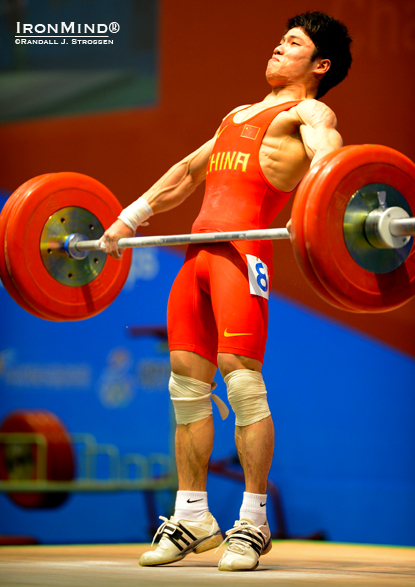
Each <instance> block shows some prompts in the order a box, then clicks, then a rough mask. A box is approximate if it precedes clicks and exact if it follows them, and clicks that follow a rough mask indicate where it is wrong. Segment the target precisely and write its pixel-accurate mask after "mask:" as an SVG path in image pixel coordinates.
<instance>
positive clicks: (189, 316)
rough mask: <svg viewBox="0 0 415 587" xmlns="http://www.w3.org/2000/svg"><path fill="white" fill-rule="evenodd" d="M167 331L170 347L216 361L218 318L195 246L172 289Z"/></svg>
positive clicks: (172, 349) (215, 363) (215, 362)
mask: <svg viewBox="0 0 415 587" xmlns="http://www.w3.org/2000/svg"><path fill="white" fill-rule="evenodd" d="M189 249H190V247H189ZM167 331H168V338H169V349H170V351H174V350H182V351H190V352H193V353H197V354H198V355H200V356H202V357H204V358H205V359H207V360H208V361H211V362H212V363H214V365H217V329H216V324H215V318H214V315H213V310H212V306H211V300H210V296H209V295H208V294H207V293H206V292H205V291H204V290H203V289H202V288H201V286H200V283H199V279H198V276H197V255H195V254H192V249H190V253H189V251H188V255H187V256H186V260H185V262H184V264H183V267H182V268H181V270H180V272H179V273H178V275H177V277H176V279H175V281H174V283H173V286H172V289H171V291H170V296H169V302H168V306H167Z"/></svg>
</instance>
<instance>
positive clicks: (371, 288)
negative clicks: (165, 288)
mask: <svg viewBox="0 0 415 587" xmlns="http://www.w3.org/2000/svg"><path fill="white" fill-rule="evenodd" d="M414 207H415V165H414V163H413V162H412V161H410V160H409V159H408V158H407V157H405V156H404V155H402V154H401V153H399V152H398V151H395V150H394V149H391V148H389V147H384V146H381V145H355V146H349V147H343V148H341V149H339V150H337V151H334V152H333V153H331V154H329V155H328V156H326V157H325V158H323V159H321V160H320V161H319V162H318V163H317V164H316V165H315V166H314V167H313V168H312V169H311V170H310V171H309V172H308V173H307V174H306V176H305V177H304V179H303V180H302V182H301V184H300V186H299V187H298V190H297V193H296V196H295V199H294V203H293V209H292V229H291V240H292V244H293V248H294V254H295V257H296V259H297V262H298V265H299V266H300V268H301V270H302V272H303V274H304V276H305V278H306V279H307V281H308V282H309V284H310V285H311V287H312V288H313V289H314V290H315V291H316V292H317V293H318V294H319V295H320V296H321V297H322V298H323V299H325V300H326V301H327V302H328V303H330V304H332V305H334V306H335V307H337V308H340V309H342V310H346V311H350V312H383V311H387V310H392V309H394V308H397V307H399V306H401V305H402V304H404V303H406V302H407V301H409V300H410V299H411V298H412V297H414V296H415V247H414V239H413V238H412V237H413V236H414V235H415V219H414V218H413V212H412V210H413V209H414ZM120 211H121V205H120V204H119V202H118V201H117V199H116V198H115V197H114V195H113V194H112V193H111V192H110V191H109V190H108V189H107V188H106V187H105V186H103V185H102V184H101V183H100V182H98V181H97V180H95V179H92V178H91V177H88V176H86V175H82V174H78V173H65V172H64V173H53V174H46V175H41V176H38V177H35V178H33V179H31V180H29V181H28V182H26V183H25V184H23V185H22V186H20V187H19V188H18V189H17V190H16V191H15V192H14V193H13V194H12V195H11V196H10V198H9V199H8V200H7V202H6V204H5V206H4V208H3V211H2V213H1V216H0V276H1V279H2V282H3V284H4V286H5V288H6V289H7V291H8V292H9V294H10V295H11V296H12V297H13V298H14V300H15V301H16V302H17V303H18V304H20V305H21V306H22V307H23V308H24V309H26V310H27V311H28V312H30V313H31V314H34V315H35V316H38V317H40V318H44V319H47V320H54V321H63V320H81V319H85V318H88V317H90V316H93V315H95V314H98V313H99V312H101V311H102V310H104V309H105V308H106V307H108V306H109V304H111V302H112V301H113V300H114V299H115V297H116V296H117V295H118V293H119V292H120V290H121V289H122V287H123V285H124V283H125V281H126V279H127V277H128V272H129V268H130V263H131V255H132V251H131V249H132V248H136V247H146V246H164V245H179V244H188V243H211V242H221V241H222V242H223V241H236V240H269V239H271V240H275V239H283V238H290V235H289V233H288V231H287V230H286V229H282V228H276V229H266V230H247V231H237V232H220V233H202V234H184V235H171V236H149V237H135V238H129V239H121V240H119V241H118V246H119V248H123V249H126V250H125V252H124V254H123V257H122V260H121V261H117V260H115V259H113V258H112V257H110V256H107V255H106V253H105V252H104V251H102V249H101V248H100V243H99V239H100V237H101V236H102V234H103V233H104V228H105V227H107V226H109V225H110V224H112V222H113V221H114V219H115V218H116V217H117V216H118V215H119V213H120ZM1 245H3V246H1Z"/></svg>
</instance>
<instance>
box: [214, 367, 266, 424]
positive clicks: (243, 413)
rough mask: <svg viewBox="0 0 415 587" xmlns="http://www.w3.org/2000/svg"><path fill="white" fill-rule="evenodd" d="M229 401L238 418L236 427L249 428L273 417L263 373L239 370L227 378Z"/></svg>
mask: <svg viewBox="0 0 415 587" xmlns="http://www.w3.org/2000/svg"><path fill="white" fill-rule="evenodd" d="M225 383H226V386H227V388H228V399H229V403H230V404H231V406H232V409H233V411H234V412H235V416H236V422H235V423H236V426H248V425H249V424H254V423H255V422H259V421H260V420H263V419H264V418H267V417H268V416H270V415H271V412H270V409H269V406H268V401H267V390H266V387H265V383H264V380H263V378H262V375H261V373H259V372H258V371H251V370H250V369H238V370H237V371H232V372H231V373H229V374H228V375H226V377H225Z"/></svg>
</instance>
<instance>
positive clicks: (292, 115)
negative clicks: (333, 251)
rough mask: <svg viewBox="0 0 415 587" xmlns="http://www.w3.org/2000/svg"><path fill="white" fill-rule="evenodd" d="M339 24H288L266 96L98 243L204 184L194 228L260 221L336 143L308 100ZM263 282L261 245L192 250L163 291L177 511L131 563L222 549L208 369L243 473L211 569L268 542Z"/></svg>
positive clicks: (249, 555)
mask: <svg viewBox="0 0 415 587" xmlns="http://www.w3.org/2000/svg"><path fill="white" fill-rule="evenodd" d="M350 43H351V39H350V37H349V34H348V31H347V29H346V27H345V26H344V25H342V24H341V23H339V22H338V21H336V20H334V19H333V18H331V17H329V16H328V15H326V14H322V13H319V12H313V13H306V14H302V15H299V16H296V17H294V18H292V19H290V20H289V21H288V23H287V26H286V32H285V34H284V36H283V37H282V39H281V41H280V43H279V44H278V46H277V47H276V48H275V49H274V52H273V54H272V57H271V59H270V60H269V61H268V65H267V69H266V78H267V81H268V83H269V85H270V86H271V92H270V93H269V94H268V95H267V96H266V97H265V99H264V100H263V101H262V102H259V103H257V104H252V105H249V106H242V107H239V108H236V109H235V110H233V111H232V112H231V113H230V114H229V115H228V116H226V118H225V119H224V120H223V122H222V124H221V126H220V127H219V129H218V131H217V133H216V134H215V136H214V137H213V138H212V139H211V140H210V141H208V142H207V143H205V144H204V145H203V146H202V147H200V149H198V150H197V151H195V152H194V153H192V154H191V155H189V156H188V157H186V158H185V159H183V160H182V161H180V162H179V163H178V164H176V165H175V166H173V167H172V168H171V169H170V170H169V171H168V172H167V173H166V174H165V175H164V176H163V177H162V178H161V179H160V180H159V181H158V182H157V183H155V184H154V185H153V187H151V188H150V189H149V190H148V191H147V192H146V193H145V194H143V195H142V196H141V197H140V198H139V199H138V200H137V201H135V202H134V203H133V204H131V205H130V206H128V207H127V208H126V209H125V210H123V212H122V213H121V215H120V217H119V219H118V220H117V221H116V222H115V223H114V224H113V225H112V226H111V227H110V228H109V229H108V230H107V231H106V232H105V234H104V236H103V238H102V240H103V243H104V244H105V247H106V250H107V252H108V253H110V254H111V255H112V256H113V257H116V258H119V257H120V256H121V253H120V251H119V250H118V248H117V241H118V239H120V238H123V237H131V236H133V235H134V234H135V231H136V229H137V227H138V226H139V225H140V224H142V223H143V222H145V221H146V220H147V219H148V218H149V217H150V216H151V215H153V214H156V213H159V212H165V211H166V210H170V209H171V208H174V207H175V206H178V205H179V204H181V203H182V202H184V200H185V199H186V198H187V197H188V196H190V194H191V193H192V192H193V191H194V190H195V189H196V187H197V186H198V185H199V184H200V183H201V182H202V181H203V180H204V179H206V190H205V197H204V200H203V204H202V208H201V210H200V213H199V215H198V217H197V219H196V221H195V222H194V224H193V228H192V232H211V231H214V232H216V231H231V230H239V231H244V230H247V229H262V228H267V227H268V226H269V224H270V223H271V221H272V220H273V218H274V217H275V215H276V214H277V213H278V212H279V211H280V210H281V209H282V208H283V206H284V205H285V203H286V202H287V200H288V199H289V197H290V195H291V193H292V192H293V190H294V189H295V187H296V186H297V185H298V183H299V182H300V181H301V179H302V178H303V176H304V174H305V173H306V172H307V170H308V169H309V168H310V166H313V165H315V163H316V162H317V161H318V160H319V159H320V158H321V157H323V156H324V155H326V154H327V153H330V152H331V151H333V150H335V149H338V148H339V147H341V145H342V139H341V136H340V135H339V133H338V132H337V130H336V117H335V115H334V113H333V112H332V111H331V110H330V108H328V107H327V106H326V105H325V104H323V103H322V102H318V101H317V100H316V99H317V98H319V97H321V96H323V95H324V94H325V93H326V92H327V91H328V90H329V89H330V88H332V87H333V86H335V85H336V84H338V83H339V82H341V81H342V80H343V79H344V78H345V77H346V75H347V73H348V69H349V67H350V64H351V55H350ZM271 279H272V243H271V241H256V242H242V241H238V242H231V243H212V244H206V245H195V244H192V245H190V246H189V247H188V250H187V254H186V258H185V262H184V265H183V267H182V269H181V270H180V272H179V274H178V276H177V278H176V280H175V282H174V285H173V287H172V290H171V293H170V298H169V303H168V310H167V325H168V336H169V348H170V358H171V369H172V373H171V378H170V382H169V391H170V395H171V399H172V401H173V405H174V409H175V415H176V422H177V428H176V440H175V448H176V464H177V471H178V481H179V490H178V492H177V497H176V504H175V512H174V516H173V517H171V518H170V520H167V519H166V518H162V519H163V520H164V522H163V524H162V525H161V527H160V528H159V530H158V534H159V535H160V536H161V538H160V541H159V544H158V546H157V548H156V549H155V550H153V551H149V552H146V553H144V554H143V555H142V557H141V558H140V564H141V565H161V564H166V563H170V562H174V561H178V560H180V559H182V558H183V557H184V556H186V555H187V554H189V553H190V552H196V553H199V552H203V551H205V550H209V549H211V548H215V547H217V546H219V545H220V544H221V541H222V535H221V532H220V530H219V527H218V524H217V522H216V520H215V519H214V518H213V516H212V515H211V513H210V512H209V509H208V501H207V493H206V477H207V470H208V462H209V458H210V454H211V451H212V446H213V436H214V428H213V419H212V402H211V398H213V399H214V401H215V402H216V403H217V404H218V407H219V409H220V410H221V413H223V412H224V408H225V409H226V407H225V406H224V404H223V402H221V401H220V400H219V399H218V398H217V397H216V396H212V390H213V389H214V385H215V384H213V383H212V382H213V378H214V376H215V373H216V370H217V368H219V370H220V373H221V375H222V377H223V378H224V380H225V383H226V386H227V394H228V399H229V403H230V405H231V406H232V409H233V411H234V412H235V415H236V423H235V443H236V448H237V451H238V455H239V458H240V461H241V465H242V467H243V471H244V476H245V492H244V495H243V502H242V506H241V509H240V514H239V516H240V519H239V520H238V521H237V522H236V523H235V526H234V528H232V529H231V530H228V531H227V532H226V535H227V540H229V544H228V546H227V548H226V550H225V553H224V554H223V556H222V558H221V560H220V561H219V569H220V570H221V571H238V570H251V569H255V568H256V566H257V565H258V560H259V557H260V556H261V555H262V554H266V553H267V552H269V550H270V549H271V546H272V543H271V536H270V530H269V527H268V523H267V518H266V499H267V496H266V488H267V479H268V474H269V470H270V466H271V462H272V457H273V449H274V427H273V422H272V418H271V414H270V410H269V407H268V403H267V392H266V388H265V384H264V381H263V378H262V375H261V368H262V363H263V358H264V351H265V342H266V337H267V322H268V294H269V289H270V283H271Z"/></svg>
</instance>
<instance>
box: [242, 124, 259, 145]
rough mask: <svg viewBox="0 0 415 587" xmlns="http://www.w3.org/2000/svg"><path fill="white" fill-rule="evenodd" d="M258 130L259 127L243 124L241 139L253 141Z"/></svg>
mask: <svg viewBox="0 0 415 587" xmlns="http://www.w3.org/2000/svg"><path fill="white" fill-rule="evenodd" d="M260 130H261V129H260V127H259V126H252V125H251V124H245V125H244V127H243V129H242V132H241V137H243V138H245V139H252V140H253V141H255V139H256V138H257V136H258V133H259V131H260Z"/></svg>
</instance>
